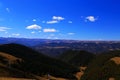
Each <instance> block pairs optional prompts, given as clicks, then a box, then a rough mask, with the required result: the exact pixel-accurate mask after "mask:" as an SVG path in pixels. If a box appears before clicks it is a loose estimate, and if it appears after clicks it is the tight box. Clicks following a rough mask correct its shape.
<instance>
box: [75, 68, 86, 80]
mask: <svg viewBox="0 0 120 80" xmlns="http://www.w3.org/2000/svg"><path fill="white" fill-rule="evenodd" d="M86 68H87V67H80V72H77V73H76V74H75V76H76V78H77V79H78V80H80V78H81V76H82V75H83V74H84V71H85V69H86Z"/></svg>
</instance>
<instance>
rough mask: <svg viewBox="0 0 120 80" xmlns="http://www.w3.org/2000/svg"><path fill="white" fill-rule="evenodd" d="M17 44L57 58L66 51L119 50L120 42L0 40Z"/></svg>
mask: <svg viewBox="0 0 120 80" xmlns="http://www.w3.org/2000/svg"><path fill="white" fill-rule="evenodd" d="M8 43H17V44H22V45H25V46H28V47H31V48H33V49H34V50H36V51H38V52H41V53H43V54H45V55H47V56H51V57H57V56H59V55H61V54H62V53H64V52H65V51H67V50H78V51H80V50H85V51H88V52H91V53H94V54H98V53H102V52H108V51H113V50H120V41H80V40H49V39H28V38H2V37H1V38H0V44H8Z"/></svg>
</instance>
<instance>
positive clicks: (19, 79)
mask: <svg viewBox="0 0 120 80" xmlns="http://www.w3.org/2000/svg"><path fill="white" fill-rule="evenodd" d="M0 80H36V79H26V78H6V77H1V78H0Z"/></svg>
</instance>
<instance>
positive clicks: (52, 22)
mask: <svg viewBox="0 0 120 80" xmlns="http://www.w3.org/2000/svg"><path fill="white" fill-rule="evenodd" d="M46 23H47V24H55V23H58V21H56V20H53V21H47V22H46Z"/></svg>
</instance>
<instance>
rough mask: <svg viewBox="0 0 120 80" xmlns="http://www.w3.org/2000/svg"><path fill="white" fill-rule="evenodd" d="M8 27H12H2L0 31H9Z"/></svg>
mask: <svg viewBox="0 0 120 80" xmlns="http://www.w3.org/2000/svg"><path fill="white" fill-rule="evenodd" d="M8 29H11V28H7V27H0V31H7V30H8Z"/></svg>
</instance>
